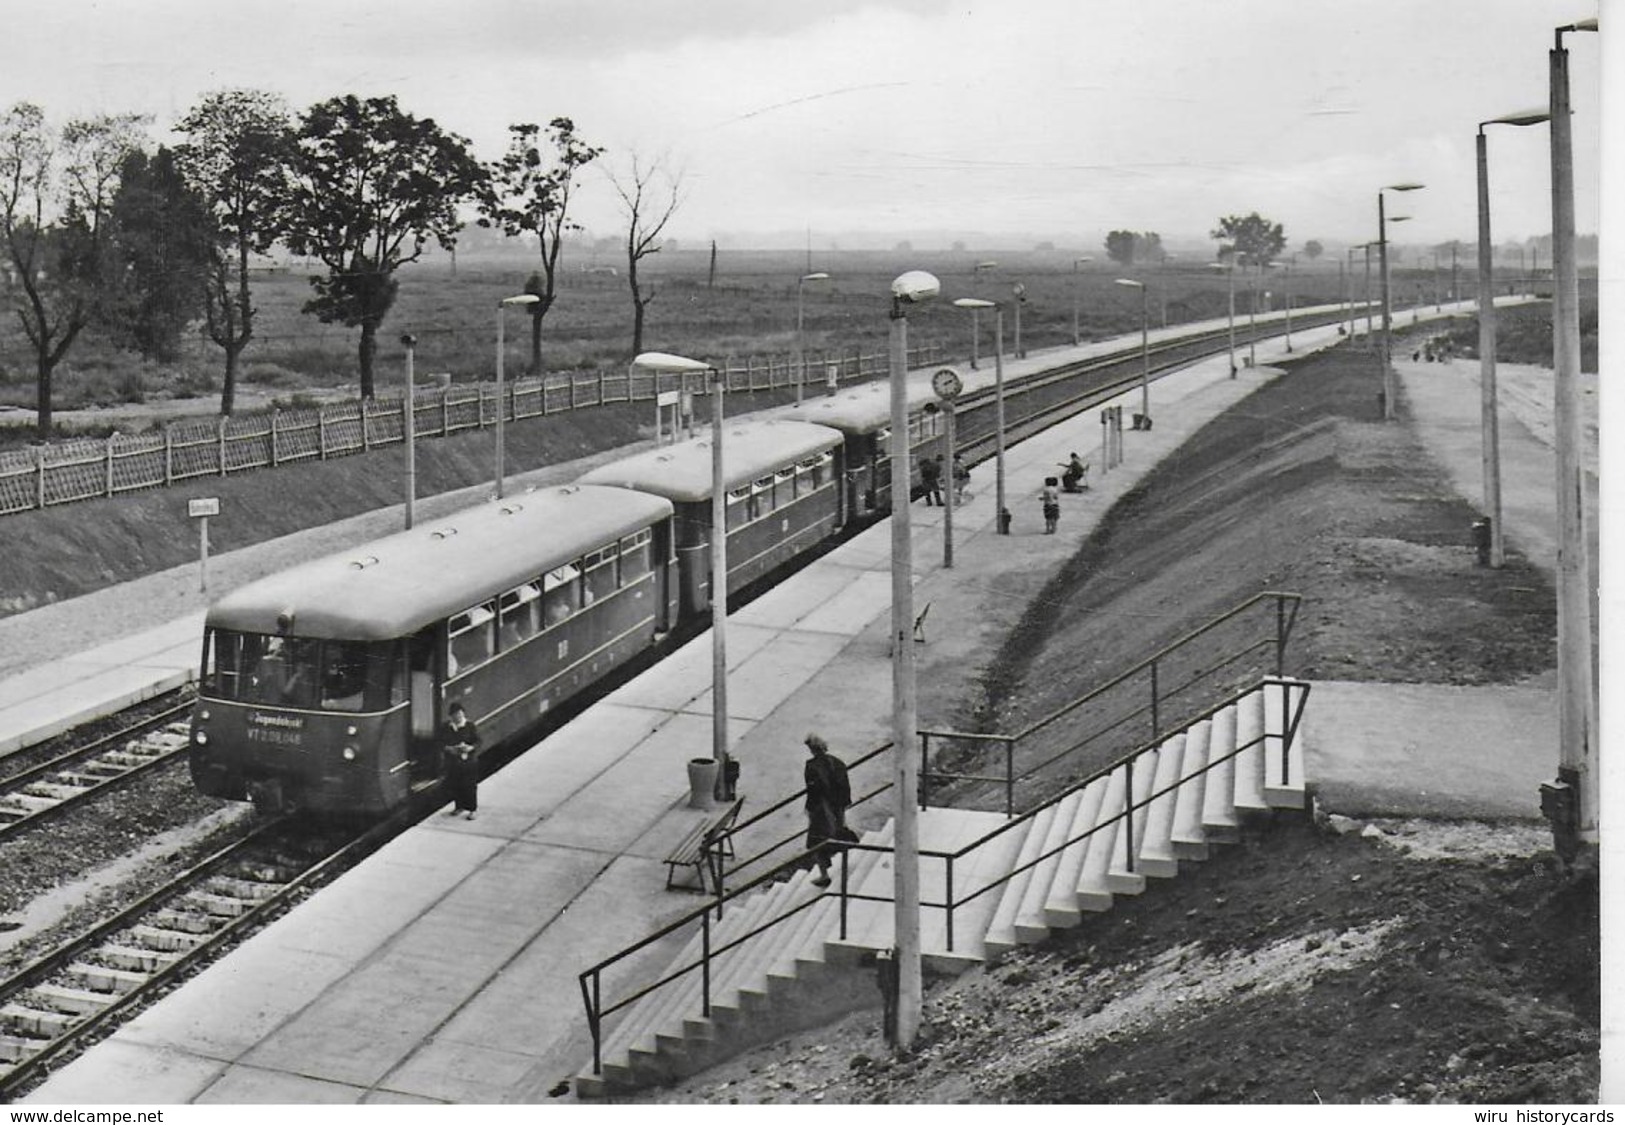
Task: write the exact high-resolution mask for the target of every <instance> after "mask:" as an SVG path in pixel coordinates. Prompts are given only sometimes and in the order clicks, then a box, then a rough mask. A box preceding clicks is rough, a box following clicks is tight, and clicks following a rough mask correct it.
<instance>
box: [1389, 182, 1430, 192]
mask: <svg viewBox="0 0 1625 1125" xmlns="http://www.w3.org/2000/svg"><path fill="white" fill-rule="evenodd" d="M1425 187H1427V185H1426V184H1408V183H1407V184H1389V185H1388V186H1387V187H1385V188H1383V189H1382V190H1383V191H1420V190H1421V189H1423V188H1425Z"/></svg>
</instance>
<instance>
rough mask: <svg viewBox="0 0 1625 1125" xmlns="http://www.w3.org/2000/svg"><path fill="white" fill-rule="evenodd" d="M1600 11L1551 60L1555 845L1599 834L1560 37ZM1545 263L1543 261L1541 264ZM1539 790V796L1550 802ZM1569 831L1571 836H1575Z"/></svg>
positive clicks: (1592, 24)
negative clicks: (1559, 807)
mask: <svg viewBox="0 0 1625 1125" xmlns="http://www.w3.org/2000/svg"><path fill="white" fill-rule="evenodd" d="M1596 30H1597V21H1596V20H1595V19H1588V20H1582V21H1580V22H1579V23H1574V24H1566V25H1564V26H1562V27H1559V28H1558V29H1557V34H1556V36H1555V38H1556V43H1555V45H1554V47H1553V49H1552V51H1551V54H1550V63H1551V99H1550V110H1551V112H1550V118H1551V134H1550V135H1551V145H1552V359H1553V362H1552V368H1553V376H1554V379H1553V381H1554V383H1555V384H1556V388H1555V394H1556V412H1555V413H1556V431H1557V433H1556V438H1557V500H1558V528H1559V533H1558V548H1557V693H1558V716H1559V723H1558V750H1559V754H1560V757H1559V760H1558V771H1557V778H1558V784H1557V785H1556V786H1554V787H1552V788H1553V797H1554V800H1556V801H1559V802H1563V801H1565V799H1566V803H1567V804H1568V805H1569V807H1570V811H1568V812H1566V813H1565V814H1563V815H1558V816H1554V817H1553V822H1554V823H1553V826H1554V828H1555V829H1556V832H1555V836H1556V842H1557V847H1558V854H1559V855H1562V856H1563V858H1564V859H1565V860H1569V859H1571V858H1572V857H1573V854H1574V851H1575V850H1576V849H1577V848H1579V847H1581V846H1583V847H1584V848H1585V850H1586V851H1587V852H1588V853H1589V854H1590V856H1591V858H1592V859H1593V860H1594V859H1595V856H1596V849H1597V843H1598V837H1597V814H1598V796H1599V794H1598V792H1597V790H1598V783H1599V782H1600V780H1601V776H1600V772H1599V770H1598V755H1597V669H1596V665H1595V664H1594V663H1593V662H1592V648H1591V644H1592V628H1591V594H1592V591H1593V589H1594V587H1593V585H1592V578H1591V560H1590V553H1591V544H1590V533H1589V529H1588V528H1587V526H1586V512H1585V465H1584V463H1583V461H1582V459H1581V457H1580V448H1581V442H1582V439H1583V437H1584V431H1583V429H1582V421H1583V420H1582V418H1581V413H1580V273H1579V268H1578V266H1577V265H1576V262H1575V257H1574V138H1573V133H1572V130H1573V122H1572V121H1571V120H1570V112H1571V111H1570V103H1569V52H1568V49H1567V48H1565V47H1564V46H1563V36H1564V34H1565V33H1566V32H1570V31H1596ZM1537 269H1538V267H1537ZM1545 804H1546V802H1545V795H1544V793H1543V794H1542V805H1543V807H1544V806H1545ZM1570 833H1572V834H1573V835H1572V836H1571V835H1570Z"/></svg>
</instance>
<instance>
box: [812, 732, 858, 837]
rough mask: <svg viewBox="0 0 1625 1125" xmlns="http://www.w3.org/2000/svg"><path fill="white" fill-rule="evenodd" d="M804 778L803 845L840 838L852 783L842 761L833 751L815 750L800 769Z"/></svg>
mask: <svg viewBox="0 0 1625 1125" xmlns="http://www.w3.org/2000/svg"><path fill="white" fill-rule="evenodd" d="M803 776H804V777H805V779H806V782H807V847H808V848H816V847H819V846H820V845H822V844H823V843H824V842H825V841H828V840H839V839H841V838H842V831H841V830H842V829H843V828H845V827H846V810H847V807H848V806H849V805H851V804H852V786H851V783H850V782H849V781H848V780H847V776H846V763H845V762H843V761H841V760H840V759H839V758H837V757H836V756H835V755H833V754H815V755H813V756H812V757H811V758H808V759H807V765H806V768H805V770H804V771H803Z"/></svg>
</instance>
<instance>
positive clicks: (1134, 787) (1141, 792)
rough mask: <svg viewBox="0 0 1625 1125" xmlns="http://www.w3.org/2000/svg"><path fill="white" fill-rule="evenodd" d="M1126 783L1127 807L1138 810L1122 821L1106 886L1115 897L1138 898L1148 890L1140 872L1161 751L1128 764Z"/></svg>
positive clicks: (1114, 843)
mask: <svg viewBox="0 0 1625 1125" xmlns="http://www.w3.org/2000/svg"><path fill="white" fill-rule="evenodd" d="M1119 768H1121V769H1122V770H1123V778H1124V780H1123V784H1124V788H1125V790H1126V791H1127V795H1126V796H1125V797H1124V802H1125V804H1127V805H1129V806H1130V807H1131V808H1132V809H1133V810H1134V811H1133V812H1132V813H1131V814H1130V815H1129V816H1128V817H1126V818H1125V819H1123V820H1121V821H1119V822H1118V825H1117V838H1116V839H1115V840H1113V841H1112V858H1111V862H1110V863H1109V864H1107V866H1106V885H1107V886H1108V887H1110V888H1111V891H1112V893H1113V894H1117V895H1137V894H1139V893H1141V892H1142V891H1144V890H1145V874H1144V873H1143V872H1141V871H1140V870H1138V868H1137V866H1136V863H1137V861H1138V859H1139V852H1140V841H1141V840H1143V839H1145V818H1146V816H1147V812H1148V810H1147V809H1146V806H1145V800H1146V798H1147V797H1149V796H1150V795H1151V783H1152V782H1153V781H1154V780H1156V774H1157V751H1156V750H1148V751H1146V752H1145V753H1143V754H1139V755H1136V756H1135V758H1134V759H1133V760H1132V761H1131V762H1125V763H1124V764H1123V765H1122V766H1121V767H1119Z"/></svg>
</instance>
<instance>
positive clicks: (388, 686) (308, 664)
mask: <svg viewBox="0 0 1625 1125" xmlns="http://www.w3.org/2000/svg"><path fill="white" fill-rule="evenodd" d="M206 644H207V646H208V647H207V649H206V651H205V653H204V659H203V667H204V676H203V694H204V695H207V696H209V697H211V698H214V699H226V700H233V701H235V702H238V703H258V704H262V705H266V706H275V707H295V708H300V709H304V710H313V711H382V710H385V709H386V708H388V707H390V706H392V705H394V704H397V703H401V702H404V701H405V698H406V670H405V656H404V652H402V651H400V650H401V648H402V646H400V645H399V644H397V643H396V642H393V641H381V642H380V641H338V640H315V639H313V638H309V637H281V636H268V635H266V634H263V633H237V632H232V631H230V630H227V629H210V630H209V631H208V635H207V641H206Z"/></svg>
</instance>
